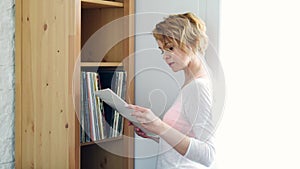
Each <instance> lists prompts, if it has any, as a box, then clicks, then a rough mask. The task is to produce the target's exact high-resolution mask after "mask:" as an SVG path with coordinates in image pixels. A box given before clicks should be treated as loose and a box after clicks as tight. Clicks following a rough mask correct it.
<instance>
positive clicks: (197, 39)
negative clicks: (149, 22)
mask: <svg viewBox="0 0 300 169" xmlns="http://www.w3.org/2000/svg"><path fill="white" fill-rule="evenodd" d="M152 33H153V36H154V37H155V39H156V40H159V41H161V42H162V44H163V45H164V46H163V47H164V48H166V47H167V46H166V45H168V44H170V43H171V44H172V45H174V46H175V47H179V48H180V49H181V50H182V51H184V52H185V53H188V52H189V51H190V50H189V48H191V49H192V52H194V53H197V52H199V53H201V54H203V55H204V54H205V50H206V48H207V45H208V37H207V35H206V26H205V23H204V22H203V21H202V20H201V19H199V18H198V17H197V16H196V15H194V14H193V13H190V12H188V13H184V14H177V15H169V16H168V17H167V18H164V20H163V21H161V22H160V23H158V24H156V26H155V28H154V30H153V31H152Z"/></svg>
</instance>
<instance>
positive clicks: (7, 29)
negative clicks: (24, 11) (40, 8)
mask: <svg viewBox="0 0 300 169" xmlns="http://www.w3.org/2000/svg"><path fill="white" fill-rule="evenodd" d="M14 20H15V18H14V0H1V1H0V133H1V134H0V169H6V168H7V169H8V168H14V31H15V28H14V26H15V25H14Z"/></svg>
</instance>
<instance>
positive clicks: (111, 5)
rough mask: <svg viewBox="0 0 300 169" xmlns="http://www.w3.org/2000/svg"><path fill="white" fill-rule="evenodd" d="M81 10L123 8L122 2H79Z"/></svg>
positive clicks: (99, 0)
mask: <svg viewBox="0 0 300 169" xmlns="http://www.w3.org/2000/svg"><path fill="white" fill-rule="evenodd" d="M81 7H82V8H123V7H124V4H123V3H122V2H115V1H104V0H81Z"/></svg>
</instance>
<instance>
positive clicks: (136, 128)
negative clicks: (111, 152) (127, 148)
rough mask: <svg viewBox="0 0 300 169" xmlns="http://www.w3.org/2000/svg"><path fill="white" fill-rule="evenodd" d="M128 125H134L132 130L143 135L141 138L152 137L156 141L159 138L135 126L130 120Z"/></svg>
mask: <svg viewBox="0 0 300 169" xmlns="http://www.w3.org/2000/svg"><path fill="white" fill-rule="evenodd" d="M129 125H132V126H133V127H134V131H135V133H136V134H137V135H138V136H140V137H143V138H149V139H152V140H154V141H156V142H157V143H158V142H159V138H158V137H153V136H148V135H147V134H146V133H145V132H144V131H143V130H141V129H140V128H138V127H136V126H135V125H133V124H132V123H131V122H129Z"/></svg>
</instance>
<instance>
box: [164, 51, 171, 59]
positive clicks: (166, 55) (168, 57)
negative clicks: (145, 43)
mask: <svg viewBox="0 0 300 169" xmlns="http://www.w3.org/2000/svg"><path fill="white" fill-rule="evenodd" d="M170 58H171V55H170V53H169V52H164V54H163V59H164V60H167V59H170Z"/></svg>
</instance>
